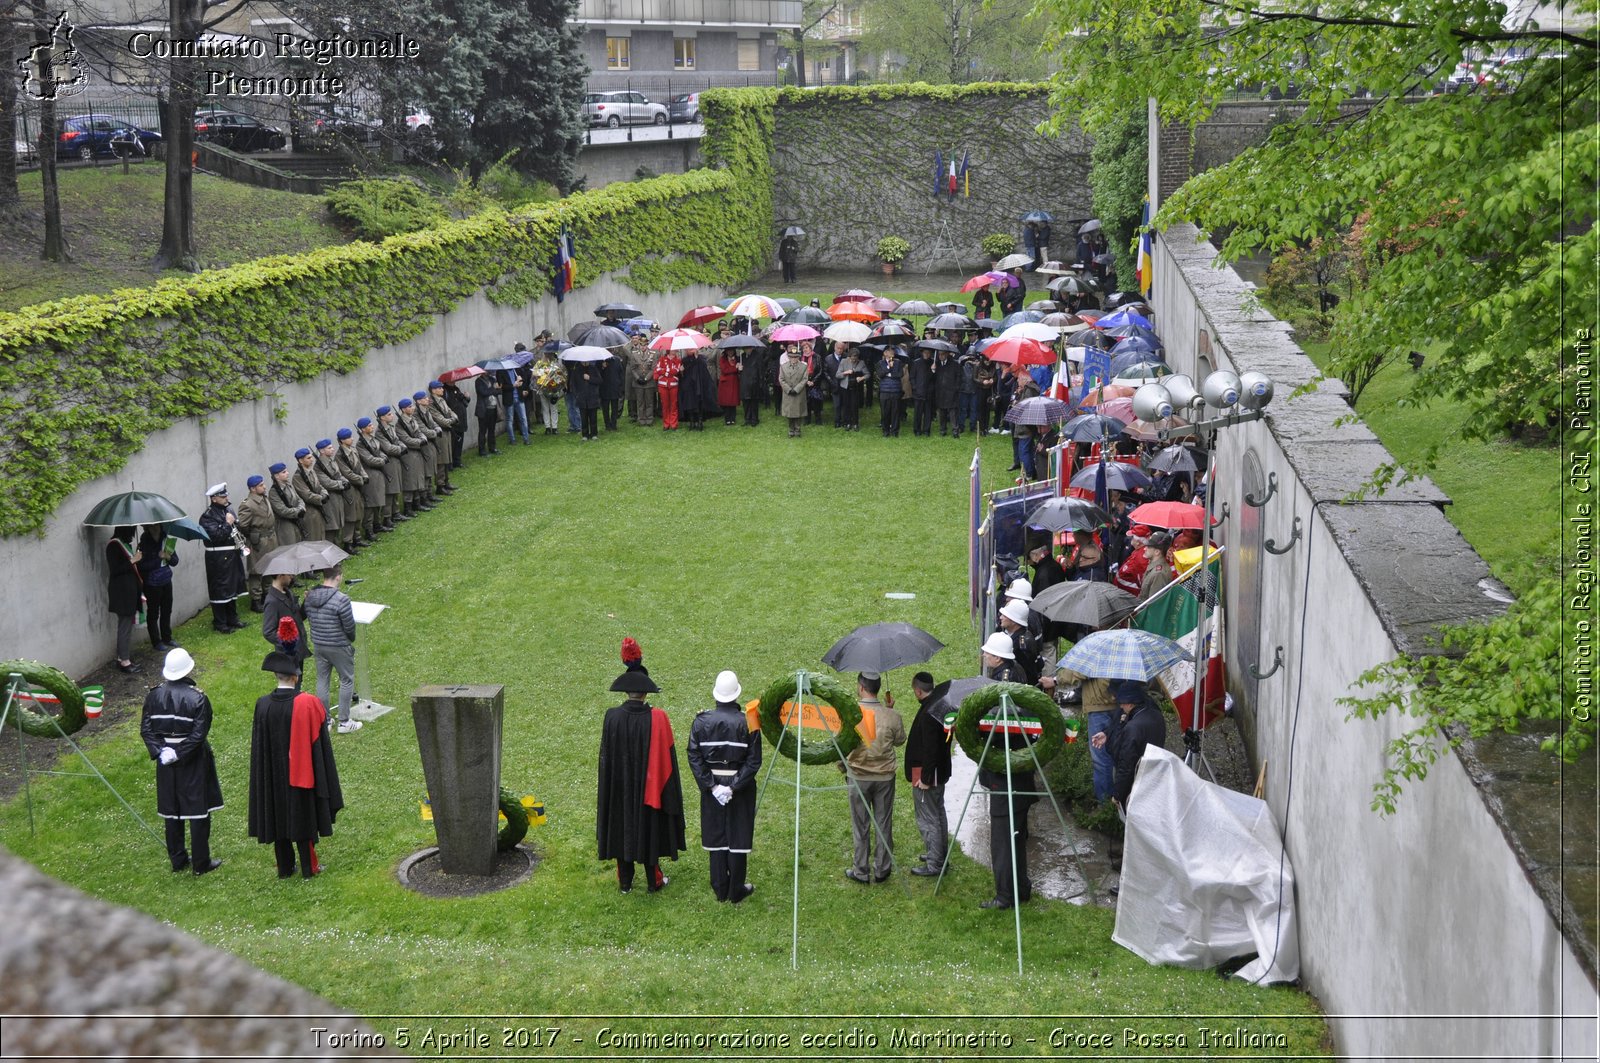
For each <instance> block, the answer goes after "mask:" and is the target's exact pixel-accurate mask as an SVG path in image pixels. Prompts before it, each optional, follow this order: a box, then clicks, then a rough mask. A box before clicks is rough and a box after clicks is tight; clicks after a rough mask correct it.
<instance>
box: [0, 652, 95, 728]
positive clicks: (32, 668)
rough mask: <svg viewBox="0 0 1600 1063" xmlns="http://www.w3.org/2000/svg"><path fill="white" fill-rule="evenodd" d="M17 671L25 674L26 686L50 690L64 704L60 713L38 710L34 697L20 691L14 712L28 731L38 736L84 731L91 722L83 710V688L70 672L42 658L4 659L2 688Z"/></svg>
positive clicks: (0, 663) (0, 675) (0, 678)
mask: <svg viewBox="0 0 1600 1063" xmlns="http://www.w3.org/2000/svg"><path fill="white" fill-rule="evenodd" d="M13 672H18V673H20V674H21V675H22V683H23V686H24V687H40V688H42V689H44V690H48V691H49V692H50V693H52V694H54V695H55V697H56V701H57V702H58V703H59V704H60V706H61V715H59V716H51V715H50V714H49V713H44V712H38V711H36V710H34V709H33V708H31V707H30V705H31V704H33V702H32V699H30V698H27V697H24V696H23V694H24V693H25V692H24V691H18V697H17V698H15V699H14V700H13V701H12V702H11V711H12V712H13V713H14V714H16V718H17V722H18V724H20V725H21V727H22V729H23V730H24V731H25V732H27V733H28V734H31V735H33V736H34V737H35V738H56V737H58V736H59V735H62V734H72V733H73V732H74V731H81V730H83V725H84V724H85V723H87V722H88V717H87V716H85V715H84V711H83V691H81V690H79V689H78V684H76V683H74V682H73V681H72V680H71V679H70V678H69V677H68V676H67V673H65V672H63V671H62V670H61V669H59V668H52V667H51V666H50V665H48V664H44V663H42V662H40V661H0V687H3V686H6V685H9V684H8V677H9V676H10V675H11V673H13ZM0 697H3V695H0Z"/></svg>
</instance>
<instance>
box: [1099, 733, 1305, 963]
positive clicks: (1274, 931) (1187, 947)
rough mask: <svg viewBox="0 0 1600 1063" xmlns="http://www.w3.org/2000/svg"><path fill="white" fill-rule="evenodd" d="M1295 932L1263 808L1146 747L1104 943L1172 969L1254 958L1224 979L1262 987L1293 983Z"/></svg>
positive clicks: (1290, 885)
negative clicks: (1112, 920)
mask: <svg viewBox="0 0 1600 1063" xmlns="http://www.w3.org/2000/svg"><path fill="white" fill-rule="evenodd" d="M1280 861H1281V866H1280ZM1297 933H1298V932H1297V930H1296V927H1295V922H1294V869H1293V868H1292V867H1291V866H1290V865H1289V861H1288V858H1287V857H1286V856H1285V855H1284V853H1283V844H1282V843H1281V842H1280V841H1279V839H1278V828H1277V825H1276V824H1275V823H1274V822H1273V819H1272V812H1271V810H1270V809H1268V808H1267V804H1266V802H1265V801H1260V800H1257V799H1256V798H1254V797H1250V796H1249V795H1247V794H1241V793H1235V792H1234V791H1232V790H1228V789H1226V788H1224V787H1221V786H1218V785H1216V784H1215V783H1208V782H1206V781H1205V780H1203V779H1201V778H1200V777H1199V776H1198V775H1196V774H1195V773H1194V772H1192V771H1190V770H1189V768H1188V767H1187V766H1186V765H1185V764H1184V763H1183V761H1182V760H1181V759H1179V758H1178V757H1175V756H1173V755H1172V754H1171V753H1169V752H1167V751H1166V750H1165V749H1160V748H1158V747H1156V746H1153V745H1152V746H1147V747H1146V748H1145V751H1144V757H1143V758H1142V759H1141V760H1140V761H1139V774H1138V776H1137V778H1136V779H1135V781H1134V784H1133V793H1132V794H1131V795H1130V796H1129V798H1128V818H1127V838H1126V840H1125V841H1124V842H1123V851H1122V882H1121V888H1120V892H1119V893H1118V896H1117V925H1116V929H1115V930H1114V931H1113V932H1112V934H1111V940H1112V941H1115V942H1116V943H1117V944H1119V945H1121V946H1123V947H1124V948H1126V949H1129V950H1131V951H1132V952H1134V953H1135V954H1137V955H1138V956H1140V957H1142V958H1144V959H1145V960H1148V961H1149V962H1150V963H1159V964H1170V965H1171V966H1174V967H1191V968H1197V969H1208V968H1211V967H1215V966H1217V965H1218V964H1219V963H1222V962H1224V961H1226V960H1230V959H1233V958H1234V957H1237V956H1248V955H1250V954H1251V953H1254V954H1255V955H1256V959H1254V960H1252V961H1250V962H1249V963H1247V964H1246V965H1245V966H1244V967H1242V968H1240V969H1239V970H1238V971H1237V972H1235V975H1234V977H1236V978H1242V979H1244V980H1245V981H1249V982H1256V981H1259V982H1260V983H1262V984H1266V983H1271V982H1292V981H1294V980H1295V979H1296V978H1298V977H1299V974H1300V947H1299V939H1298V937H1297Z"/></svg>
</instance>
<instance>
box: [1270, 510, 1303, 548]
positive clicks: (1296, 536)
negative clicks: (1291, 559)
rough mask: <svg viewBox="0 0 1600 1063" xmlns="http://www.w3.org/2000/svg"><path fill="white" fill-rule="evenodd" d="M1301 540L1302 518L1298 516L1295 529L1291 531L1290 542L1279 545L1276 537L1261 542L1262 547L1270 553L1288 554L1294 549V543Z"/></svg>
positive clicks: (1295, 520)
mask: <svg viewBox="0 0 1600 1063" xmlns="http://www.w3.org/2000/svg"><path fill="white" fill-rule="evenodd" d="M1299 541H1300V518H1299V517H1296V518H1295V519H1294V530H1293V531H1291V532H1290V533H1289V541H1288V542H1286V543H1284V544H1283V545H1282V546H1279V545H1278V541H1277V540H1276V539H1268V540H1267V541H1266V542H1264V543H1262V544H1261V549H1263V550H1265V551H1266V552H1267V553H1269V554H1287V553H1288V552H1289V551H1290V550H1293V549H1294V544H1295V543H1297V542H1299Z"/></svg>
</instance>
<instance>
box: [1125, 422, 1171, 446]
mask: <svg viewBox="0 0 1600 1063" xmlns="http://www.w3.org/2000/svg"><path fill="white" fill-rule="evenodd" d="M1167 420H1168V421H1172V420H1173V418H1170V417H1169V418H1167ZM1122 434H1123V435H1125V436H1127V437H1128V438H1129V439H1137V440H1138V441H1139V442H1141V443H1154V442H1156V441H1157V440H1158V439H1160V438H1161V426H1159V425H1153V424H1151V423H1150V422H1149V421H1134V422H1133V423H1132V424H1130V425H1128V427H1126V428H1124V429H1123V430H1122Z"/></svg>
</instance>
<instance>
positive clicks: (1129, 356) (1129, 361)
mask: <svg viewBox="0 0 1600 1063" xmlns="http://www.w3.org/2000/svg"><path fill="white" fill-rule="evenodd" d="M1124 342H1126V341H1124ZM1117 346H1118V347H1120V346H1121V344H1118V345H1117ZM1159 361H1160V359H1158V358H1152V357H1151V356H1150V355H1149V353H1147V352H1145V351H1127V352H1123V353H1120V354H1119V353H1118V352H1117V348H1116V347H1113V348H1112V349H1111V375H1112V377H1113V378H1115V377H1119V376H1127V375H1130V371H1131V370H1132V369H1133V368H1134V367H1135V366H1141V365H1152V364H1155V363H1158V362H1159Z"/></svg>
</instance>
